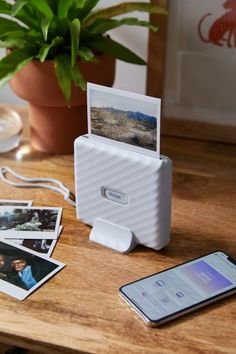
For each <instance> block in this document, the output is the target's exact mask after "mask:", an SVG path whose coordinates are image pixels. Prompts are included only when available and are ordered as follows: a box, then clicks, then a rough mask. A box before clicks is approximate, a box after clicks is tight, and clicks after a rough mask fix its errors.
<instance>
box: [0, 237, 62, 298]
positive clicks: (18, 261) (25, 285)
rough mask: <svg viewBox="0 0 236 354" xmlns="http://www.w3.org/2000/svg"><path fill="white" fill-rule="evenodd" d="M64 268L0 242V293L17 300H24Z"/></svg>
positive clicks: (23, 248) (33, 253)
mask: <svg viewBox="0 0 236 354" xmlns="http://www.w3.org/2000/svg"><path fill="white" fill-rule="evenodd" d="M64 266H65V265H64V264H63V263H61V262H58V261H56V260H54V259H51V258H48V257H46V256H44V257H43V256H42V255H39V254H38V253H36V252H33V251H29V250H27V249H26V248H25V247H22V246H19V245H13V244H12V243H10V242H8V241H6V240H3V241H0V291H2V292H4V293H6V294H8V295H11V296H13V297H15V298H17V299H18V300H24V299H25V298H26V297H27V296H29V295H30V294H31V293H32V292H33V291H35V290H36V289H37V288H38V287H39V286H41V285H42V284H43V283H44V282H45V281H47V280H48V279H49V278H51V277H52V276H53V275H54V274H56V273H57V272H58V271H59V270H61V269H62V268H63V267H64Z"/></svg>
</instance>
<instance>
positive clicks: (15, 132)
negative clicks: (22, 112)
mask: <svg viewBox="0 0 236 354" xmlns="http://www.w3.org/2000/svg"><path fill="white" fill-rule="evenodd" d="M22 128H23V127H22V121H21V118H20V116H19V114H18V113H17V112H15V111H13V110H11V109H7V108H4V107H0V153H4V152H8V151H10V150H12V149H14V148H16V147H17V146H18V145H19V143H20V140H21V135H22Z"/></svg>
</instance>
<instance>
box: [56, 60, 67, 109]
mask: <svg viewBox="0 0 236 354" xmlns="http://www.w3.org/2000/svg"><path fill="white" fill-rule="evenodd" d="M54 67H55V73H56V77H57V79H58V83H59V86H60V88H61V91H62V93H63V95H64V97H65V100H66V104H67V105H68V106H69V105H70V100H71V66H70V57H69V56H68V55H58V56H57V57H55V59H54Z"/></svg>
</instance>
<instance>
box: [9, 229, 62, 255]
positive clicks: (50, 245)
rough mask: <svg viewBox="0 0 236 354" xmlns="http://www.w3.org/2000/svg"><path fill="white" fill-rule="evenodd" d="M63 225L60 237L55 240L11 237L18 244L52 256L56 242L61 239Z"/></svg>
mask: <svg viewBox="0 0 236 354" xmlns="http://www.w3.org/2000/svg"><path fill="white" fill-rule="evenodd" d="M62 229H63V227H62V226H61V225H60V227H59V233H58V238H57V239H54V240H49V239H47V240H45V239H20V238H19V239H18V238H12V239H11V238H9V239H7V240H9V241H10V242H13V243H16V244H17V245H21V246H24V247H25V248H28V249H30V250H32V251H35V252H37V253H41V254H45V255H47V256H50V255H51V254H52V252H53V250H54V248H55V246H56V243H57V241H58V239H59V236H60V234H61V232H62Z"/></svg>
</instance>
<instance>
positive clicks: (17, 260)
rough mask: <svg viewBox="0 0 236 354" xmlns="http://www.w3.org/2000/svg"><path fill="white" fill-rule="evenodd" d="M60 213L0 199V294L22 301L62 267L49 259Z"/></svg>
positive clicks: (28, 202) (30, 204)
mask: <svg viewBox="0 0 236 354" xmlns="http://www.w3.org/2000/svg"><path fill="white" fill-rule="evenodd" d="M61 214H62V209H61V208H41V207H32V201H25V200H22V201H20V200H16V201H15V200H0V291H2V292H4V293H6V294H8V295H11V296H13V297H15V298H17V299H19V300H24V299H25V298H26V297H27V296H29V295H30V294H31V293H32V292H33V291H34V290H36V289H37V288H38V287H39V286H40V285H42V284H43V283H44V282H45V281H47V280H48V279H49V278H51V277H52V276H53V275H54V274H55V273H57V272H58V271H59V270H61V269H62V268H63V267H64V266H65V265H64V264H63V263H61V262H58V261H56V260H53V259H52V258H50V255H51V253H52V251H53V249H54V247H55V245H56V242H57V239H58V237H59V235H60V233H61V231H62V226H60V220H61Z"/></svg>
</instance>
